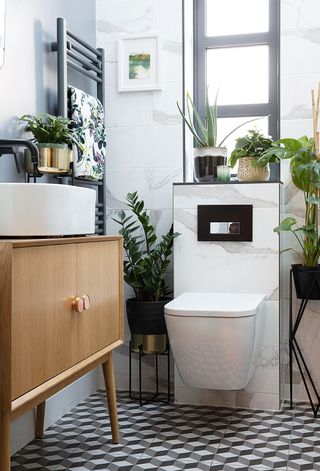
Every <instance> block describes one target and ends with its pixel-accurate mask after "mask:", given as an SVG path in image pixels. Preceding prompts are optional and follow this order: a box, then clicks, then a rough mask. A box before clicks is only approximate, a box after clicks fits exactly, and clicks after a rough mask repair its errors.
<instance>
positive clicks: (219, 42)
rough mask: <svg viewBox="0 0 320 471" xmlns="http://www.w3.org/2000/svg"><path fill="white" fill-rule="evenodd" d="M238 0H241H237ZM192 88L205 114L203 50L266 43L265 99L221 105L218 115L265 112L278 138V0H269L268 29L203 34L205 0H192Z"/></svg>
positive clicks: (275, 175) (271, 131)
mask: <svg viewBox="0 0 320 471" xmlns="http://www.w3.org/2000/svg"><path fill="white" fill-rule="evenodd" d="M238 1H241V0H238ZM193 21H194V25H193V26H194V28H193V42H194V47H193V50H194V57H193V67H194V90H193V98H194V102H195V105H196V107H197V109H198V110H199V112H200V115H202V116H204V114H205V94H206V78H207V70H206V51H207V49H214V48H229V47H243V46H261V45H267V46H269V100H268V103H254V104H238V105H220V106H218V116H219V118H238V117H246V116H268V132H269V134H270V136H272V138H273V139H274V140H276V139H279V138H280V0H269V31H267V32H262V33H246V34H233V35H226V36H206V0H193ZM279 174H280V169H279V165H273V168H272V172H271V179H272V181H275V180H279Z"/></svg>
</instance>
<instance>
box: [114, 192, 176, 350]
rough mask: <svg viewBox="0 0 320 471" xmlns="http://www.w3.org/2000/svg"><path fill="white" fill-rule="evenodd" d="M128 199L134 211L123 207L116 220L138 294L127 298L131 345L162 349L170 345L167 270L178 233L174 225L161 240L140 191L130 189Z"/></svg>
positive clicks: (126, 272) (130, 282) (130, 280)
mask: <svg viewBox="0 0 320 471" xmlns="http://www.w3.org/2000/svg"><path fill="white" fill-rule="evenodd" d="M126 202H127V205H128V207H129V208H130V210H131V211H132V213H133V214H130V215H129V216H128V215H127V214H126V213H125V211H120V212H119V213H118V219H114V221H116V222H117V223H118V224H120V226H121V229H120V231H119V233H120V234H121V235H122V236H123V241H124V249H125V253H126V259H125V261H124V279H125V281H126V282H127V283H128V285H130V286H131V287H132V289H133V291H134V294H135V297H134V298H130V299H128V300H127V301H126V307H127V318H128V323H129V328H130V331H131V341H132V347H133V348H134V349H137V348H138V346H139V345H141V344H142V345H143V349H144V351H147V352H157V353H161V352H163V351H165V350H166V346H167V345H166V324H165V320H164V305H165V304H166V303H167V302H168V301H169V300H170V297H169V296H170V294H171V292H172V291H171V290H170V288H169V287H168V286H167V284H166V282H165V273H166V270H167V268H168V266H169V264H170V256H171V253H172V247H173V241H174V239H175V237H177V236H178V235H179V234H178V233H173V231H172V228H171V229H170V230H169V231H168V232H167V234H165V235H163V236H162V238H161V240H160V241H158V240H157V235H156V231H155V228H154V227H153V226H152V224H151V222H150V217H149V214H148V212H147V211H146V210H145V209H144V202H143V201H142V200H140V199H139V196H138V193H137V192H134V193H128V194H127V197H126Z"/></svg>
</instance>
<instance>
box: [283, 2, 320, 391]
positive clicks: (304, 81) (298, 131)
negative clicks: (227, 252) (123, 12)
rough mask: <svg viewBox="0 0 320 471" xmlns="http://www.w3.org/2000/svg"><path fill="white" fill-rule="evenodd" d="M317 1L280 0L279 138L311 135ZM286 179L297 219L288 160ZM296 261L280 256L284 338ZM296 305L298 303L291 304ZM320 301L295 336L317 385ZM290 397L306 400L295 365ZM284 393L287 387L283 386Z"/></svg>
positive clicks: (299, 207)
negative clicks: (289, 285) (293, 268)
mask: <svg viewBox="0 0 320 471" xmlns="http://www.w3.org/2000/svg"><path fill="white" fill-rule="evenodd" d="M319 17H320V2H319V1H317V0H282V1H281V137H294V138H298V137H301V136H303V135H308V136H310V137H311V136H312V135H313V129H312V112H311V89H312V88H314V89H315V90H317V87H318V82H319V81H320V61H319V60H318V58H319V57H320V27H319V25H320V23H319ZM281 174H282V180H283V181H284V183H285V201H284V202H285V208H284V211H285V215H286V216H287V215H293V216H294V217H296V218H298V219H299V220H300V221H302V218H303V215H304V202H303V195H302V192H300V191H298V190H297V188H296V187H295V186H294V185H293V184H292V183H291V178H290V172H289V166H288V163H284V164H283V165H282V169H281ZM283 246H287V247H290V246H294V241H293V240H292V238H291V237H285V238H284V240H283ZM293 262H295V263H300V261H299V260H298V259H296V258H295V257H293V256H292V254H289V253H285V254H283V255H282V282H283V296H284V304H283V310H282V314H283V316H282V319H283V325H282V338H283V339H284V340H285V341H286V340H287V326H288V323H287V314H288V280H289V267H290V264H291V263H293ZM295 307H296V308H297V303H295ZM319 312H320V303H319V302H316V301H313V302H311V303H310V304H309V307H308V309H307V312H306V313H305V316H304V319H303V321H302V325H301V326H300V334H299V335H298V339H299V341H300V343H301V347H302V350H303V352H304V353H305V355H306V359H307V362H308V363H309V365H310V367H311V371H312V374H313V376H314V379H315V382H316V384H317V385H318V386H320V363H319V351H320V317H319ZM282 352H283V355H282V362H283V363H284V364H285V365H287V360H288V357H287V344H286V345H283V348H282ZM282 381H283V383H284V384H285V385H286V386H287V383H288V369H287V368H284V371H283V375H282ZM294 383H295V386H294V397H295V398H297V399H306V395H305V392H304V388H303V384H302V380H301V377H300V374H299V372H298V369H297V366H295V369H294ZM282 396H283V398H287V397H288V387H284V388H283V391H282Z"/></svg>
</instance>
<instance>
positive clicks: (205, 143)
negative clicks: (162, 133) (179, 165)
mask: <svg viewBox="0 0 320 471" xmlns="http://www.w3.org/2000/svg"><path fill="white" fill-rule="evenodd" d="M217 101H218V93H217V95H216V97H215V102H214V104H213V105H210V103H209V99H208V91H207V94H206V106H205V115H206V116H205V119H204V120H202V119H201V117H200V114H199V112H198V110H197V108H196V106H195V104H194V103H193V101H192V98H191V96H190V94H189V93H187V96H186V113H183V111H182V109H181V107H180V106H179V103H178V102H177V107H178V110H179V112H180V114H181V116H182V118H183V120H184V122H185V123H186V125H187V127H188V128H189V130H190V131H191V133H192V135H193V137H194V142H195V148H194V177H195V179H196V181H198V182H203V183H205V182H212V181H214V180H215V179H216V177H217V167H218V166H219V165H225V164H226V160H227V148H226V147H224V146H223V144H224V143H225V141H226V140H227V139H228V137H229V136H231V134H233V133H234V132H235V131H236V130H237V129H239V128H241V126H244V125H245V124H247V123H250V122H251V121H255V120H256V119H258V118H254V119H250V120H248V121H246V122H244V123H242V124H240V125H239V126H237V127H236V128H234V129H233V130H232V131H230V132H229V133H228V134H227V135H226V136H225V137H224V138H223V139H222V140H221V141H218V137H217V136H218V134H217V132H218V105H217Z"/></svg>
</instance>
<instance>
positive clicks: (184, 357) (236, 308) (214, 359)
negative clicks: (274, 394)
mask: <svg viewBox="0 0 320 471" xmlns="http://www.w3.org/2000/svg"><path fill="white" fill-rule="evenodd" d="M264 298H265V295H264V294H260V293H259V294H256V293H183V294H182V295H180V296H178V297H177V298H175V299H174V300H173V301H171V302H169V303H168V304H167V305H166V306H165V319H166V324H167V330H168V336H169V341H170V345H171V349H172V353H173V357H174V360H175V363H176V366H177V369H178V371H179V373H180V376H181V378H182V380H183V382H184V383H185V384H187V385H188V386H192V387H195V388H203V389H219V390H238V389H242V388H244V387H245V386H246V385H247V384H248V383H249V381H250V379H251V377H252V375H253V372H254V369H255V366H256V360H257V357H258V355H259V347H260V343H261V337H262V331H263V312H262V310H263V300H264Z"/></svg>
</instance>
